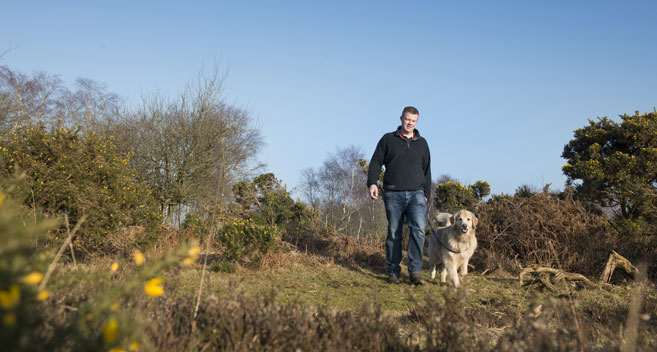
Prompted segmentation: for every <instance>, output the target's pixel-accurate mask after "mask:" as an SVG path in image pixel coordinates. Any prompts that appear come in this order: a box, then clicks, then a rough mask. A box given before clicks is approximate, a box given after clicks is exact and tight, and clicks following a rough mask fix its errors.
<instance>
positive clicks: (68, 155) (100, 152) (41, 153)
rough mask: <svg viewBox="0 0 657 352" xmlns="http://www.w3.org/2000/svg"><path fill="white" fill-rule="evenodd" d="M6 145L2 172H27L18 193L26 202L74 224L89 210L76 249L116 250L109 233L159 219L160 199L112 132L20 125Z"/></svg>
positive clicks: (2, 144)
mask: <svg viewBox="0 0 657 352" xmlns="http://www.w3.org/2000/svg"><path fill="white" fill-rule="evenodd" d="M0 149H1V153H0V175H2V176H8V175H11V174H14V173H21V174H24V175H25V177H24V178H23V179H22V181H21V183H20V184H19V185H17V187H16V188H15V193H16V196H17V197H16V198H21V199H25V205H26V206H28V207H32V208H35V210H38V211H40V212H43V213H44V214H46V215H49V216H60V215H63V214H66V215H68V218H69V219H70V221H71V223H73V224H75V223H76V222H77V221H78V220H79V219H80V218H81V217H82V215H83V214H86V216H87V221H86V222H85V223H84V224H83V225H82V227H81V231H80V232H79V235H78V236H77V237H76V243H75V248H76V250H82V251H84V252H92V251H98V250H103V251H107V250H110V248H107V243H106V240H105V239H106V237H107V234H108V233H110V232H113V231H116V230H117V229H120V228H122V227H126V226H131V225H141V226H151V225H153V224H156V223H157V222H158V219H159V211H158V210H157V208H156V206H155V202H154V201H153V199H152V197H151V196H150V193H149V191H148V190H147V189H146V188H144V187H142V186H140V185H139V184H137V183H136V182H135V181H134V179H133V177H132V176H131V174H130V173H129V171H128V169H127V168H126V164H127V163H128V161H129V155H119V153H118V152H117V151H116V149H115V147H114V143H113V137H112V136H102V135H98V134H96V133H95V132H93V131H90V132H84V133H83V132H81V131H80V130H79V129H71V128H55V129H53V130H51V131H48V130H47V129H46V128H45V127H44V126H43V125H29V126H16V127H15V128H14V129H13V130H12V131H11V132H10V133H9V135H7V136H5V137H4V138H3V139H2V140H0Z"/></svg>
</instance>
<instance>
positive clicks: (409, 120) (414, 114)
mask: <svg viewBox="0 0 657 352" xmlns="http://www.w3.org/2000/svg"><path fill="white" fill-rule="evenodd" d="M419 117H420V112H419V111H417V109H416V108H414V107H412V106H407V107H405V108H404V110H402V114H401V117H400V118H399V119H400V120H401V126H402V133H403V134H404V135H407V136H409V135H412V134H413V131H414V130H415V124H416V123H417V119H418V118H419Z"/></svg>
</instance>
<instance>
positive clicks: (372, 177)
mask: <svg viewBox="0 0 657 352" xmlns="http://www.w3.org/2000/svg"><path fill="white" fill-rule="evenodd" d="M384 137H385V136H384ZM384 137H381V139H380V140H379V143H377V144H376V149H375V150H374V154H372V159H370V164H369V168H368V170H367V188H368V193H369V196H370V198H372V199H377V198H378V196H379V187H378V186H377V183H378V181H379V174H380V173H381V167H382V166H383V163H384V161H385V145H384V144H385V143H384V141H383V138H384Z"/></svg>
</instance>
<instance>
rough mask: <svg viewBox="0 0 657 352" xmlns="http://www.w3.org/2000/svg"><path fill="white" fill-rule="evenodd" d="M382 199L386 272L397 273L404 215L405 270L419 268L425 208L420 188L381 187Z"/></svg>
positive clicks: (399, 268)
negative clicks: (406, 233) (385, 220)
mask: <svg viewBox="0 0 657 352" xmlns="http://www.w3.org/2000/svg"><path fill="white" fill-rule="evenodd" d="M383 203H384V204H385V208H386V216H387V217H388V235H387V237H386V264H387V265H388V275H390V274H394V275H397V277H399V274H400V273H401V267H400V266H399V264H400V263H401V260H402V226H403V225H404V217H405V218H406V222H407V223H408V227H409V229H410V230H411V231H410V232H411V233H410V236H409V239H408V273H409V274H415V273H419V272H420V270H422V263H423V257H422V250H423V248H424V228H425V227H426V226H427V220H426V219H427V208H426V203H425V201H424V191H385V192H383Z"/></svg>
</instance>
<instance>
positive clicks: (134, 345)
mask: <svg viewBox="0 0 657 352" xmlns="http://www.w3.org/2000/svg"><path fill="white" fill-rule="evenodd" d="M139 346H141V345H140V344H139V342H137V341H135V342H132V343H130V345H128V350H129V351H138V350H139Z"/></svg>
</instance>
